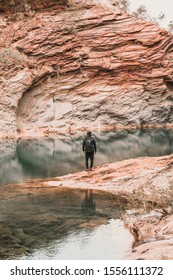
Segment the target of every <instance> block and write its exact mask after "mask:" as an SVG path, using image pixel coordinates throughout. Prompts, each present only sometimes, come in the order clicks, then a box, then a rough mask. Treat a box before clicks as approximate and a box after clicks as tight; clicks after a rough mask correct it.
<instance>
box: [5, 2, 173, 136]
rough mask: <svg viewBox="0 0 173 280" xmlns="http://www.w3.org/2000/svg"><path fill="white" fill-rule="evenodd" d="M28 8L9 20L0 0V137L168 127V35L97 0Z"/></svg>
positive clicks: (171, 89) (171, 91)
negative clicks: (108, 128) (20, 16)
mask: <svg viewBox="0 0 173 280" xmlns="http://www.w3.org/2000/svg"><path fill="white" fill-rule="evenodd" d="M31 2H32V3H33V6H32V9H35V11H36V12H35V13H34V14H31V16H28V15H24V17H23V18H22V19H18V20H13V21H12V20H11V18H12V16H11V18H10V15H7V12H6V11H7V9H6V8H5V7H6V6H3V4H4V3H5V2H4V1H1V10H2V11H1V30H0V33H1V36H0V74H1V79H0V114H1V115H0V125H1V128H2V129H1V136H9V135H15V134H33V133H37V134H39V133H43V132H44V133H47V132H54V131H56V132H61V133H67V132H71V131H73V130H76V129H78V130H83V129H86V128H87V127H88V126H89V127H90V128H91V129H103V128H104V127H108V126H116V127H122V126H139V127H140V126H142V125H165V124H172V120H173V119H172V118H173V114H172V108H173V107H172V100H173V86H172V85H173V82H172V67H173V65H172V57H173V52H172V50H173V39H172V36H171V35H169V34H168V33H167V32H166V31H165V30H163V29H160V28H158V27H157V26H155V25H154V24H152V23H149V22H145V21H143V20H141V19H137V18H135V17H132V16H130V15H128V14H126V13H125V12H123V11H122V10H120V9H119V8H118V7H116V6H114V9H113V10H112V9H111V8H108V7H103V6H101V5H100V4H98V3H97V4H96V2H97V1H87V2H86V3H85V5H80V3H79V4H78V5H77V4H76V3H75V5H72V4H71V2H73V1H68V3H67V2H66V1H53V0H52V1H43V0H42V1H41V0H40V1H38V0H35V1H31ZM48 2H49V4H50V5H49V7H48V6H47V5H48ZM54 2H56V5H55V4H54ZM78 2H79V1H78ZM6 3H7V4H8V2H7V1H6ZM7 4H6V5H7ZM2 7H4V10H3V8H2Z"/></svg>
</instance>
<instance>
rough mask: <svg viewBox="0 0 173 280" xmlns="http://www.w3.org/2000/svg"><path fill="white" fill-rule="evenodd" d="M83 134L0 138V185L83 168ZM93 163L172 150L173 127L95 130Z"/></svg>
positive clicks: (168, 152)
mask: <svg viewBox="0 0 173 280" xmlns="http://www.w3.org/2000/svg"><path fill="white" fill-rule="evenodd" d="M83 137H84V135H81V136H78V135H72V136H70V137H62V138H60V137H55V138H37V139H21V140H18V141H1V142H0V166H1V168H0V185H4V184H9V183H18V182H22V181H24V180H26V179H32V178H46V177H55V176H61V175H65V174H69V173H73V172H77V171H81V170H83V169H84V155H83V153H82V151H81V144H82V139H83ZM95 137H96V140H97V146H98V152H97V154H96V156H95V166H96V165H97V166H98V165H101V164H104V163H111V162H115V161H120V160H123V159H129V158H135V157H144V156H163V155H168V154H171V153H173V130H168V129H153V130H134V131H128V130H124V131H113V132H105V133H100V134H95Z"/></svg>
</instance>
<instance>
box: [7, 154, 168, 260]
mask: <svg viewBox="0 0 173 280" xmlns="http://www.w3.org/2000/svg"><path fill="white" fill-rule="evenodd" d="M172 177H173V155H170V156H164V157H155V158H149V157H146V158H137V159H130V160H124V161H121V162H117V163H111V164H105V165H103V166H101V167H96V168H95V169H94V170H93V171H92V172H90V173H89V172H86V171H82V172H78V173H75V174H69V175H66V176H62V177H56V178H49V179H45V180H35V181H32V182H27V183H26V184H22V185H17V186H15V191H14V185H13V186H12V185H10V186H8V190H7V188H6V187H4V188H3V189H4V190H5V189H6V191H5V192H8V193H9V194H11V195H12V196H14V195H15V192H17V193H18V192H20V193H21V192H25V193H26V192H28V194H29V193H30V191H31V190H33V188H34V190H35V192H36V193H38V192H40V193H41V194H43V193H47V192H51V191H53V192H54V191H55V190H56V188H57V187H58V189H59V188H61V187H63V188H64V187H65V188H73V189H74V188H75V189H97V190H104V191H108V192H110V193H112V194H115V195H119V196H121V197H122V196H123V197H126V198H127V200H128V199H129V197H130V200H131V201H133V200H134V201H136V200H135V196H137V197H138V199H139V201H140V200H141V203H140V204H141V205H140V206H141V209H142V208H146V205H147V204H146V203H145V202H146V201H149V202H150V206H151V208H149V210H148V211H146V212H145V215H142V214H141V213H140V212H136V213H137V214H134V213H135V212H134V209H133V206H134V208H135V207H136V206H135V203H134V205H133V204H131V207H129V209H130V210H132V213H133V214H131V213H130V214H128V215H127V217H125V224H126V225H127V227H128V228H129V230H130V231H131V233H132V234H133V235H134V243H133V245H132V250H131V253H130V254H129V255H128V256H127V257H126V258H127V259H173V236H172V233H173V215H172V209H171V205H168V203H169V202H170V201H171V188H172ZM33 184H34V187H33ZM138 192H139V193H138ZM142 192H143V193H142ZM168 194H169V196H170V197H169V199H168V198H167V200H164V197H166V196H167V197H168ZM165 199H166V198H165ZM159 201H160V202H159ZM165 201H166V203H165ZM162 204H163V207H162ZM159 207H160V208H159ZM136 208H137V207H136ZM138 208H139V206H138ZM143 210H147V209H143ZM151 210H154V211H151ZM146 213H147V214H146Z"/></svg>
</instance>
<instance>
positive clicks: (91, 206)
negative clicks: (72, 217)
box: [82, 190, 96, 215]
mask: <svg viewBox="0 0 173 280" xmlns="http://www.w3.org/2000/svg"><path fill="white" fill-rule="evenodd" d="M95 209H96V203H95V201H94V200H93V192H92V190H90V191H88V190H86V191H85V197H84V199H83V201H82V212H84V213H86V214H90V215H94V213H95Z"/></svg>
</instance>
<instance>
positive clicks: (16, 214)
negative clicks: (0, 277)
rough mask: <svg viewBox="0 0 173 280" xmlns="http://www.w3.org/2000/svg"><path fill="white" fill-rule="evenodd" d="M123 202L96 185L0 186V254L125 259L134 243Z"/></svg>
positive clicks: (12, 257)
mask: <svg viewBox="0 0 173 280" xmlns="http://www.w3.org/2000/svg"><path fill="white" fill-rule="evenodd" d="M11 190H12V191H11ZM124 207H125V201H124V200H123V199H120V198H118V197H116V196H114V195H112V194H110V193H106V192H101V191H96V190H93V191H92V190H89V191H88V190H73V189H70V190H69V189H65V188H59V189H57V188H54V189H51V190H46V189H44V190H42V189H41V188H40V189H36V188H35V187H34V186H33V187H30V188H29V192H28V191H27V189H25V188H24V186H21V189H20V187H18V188H12V189H10V190H9V189H8V188H7V187H5V188H2V192H1V197H0V213H1V214H0V244H1V246H0V259H37V260H39V259H57V260H58V259H71V260H72V259H122V258H123V257H124V256H125V254H126V253H127V251H128V249H129V248H130V246H131V242H132V236H131V235H130V233H129V232H128V230H127V229H125V228H124V225H123V222H122V215H123V214H124V213H125V210H124Z"/></svg>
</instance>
